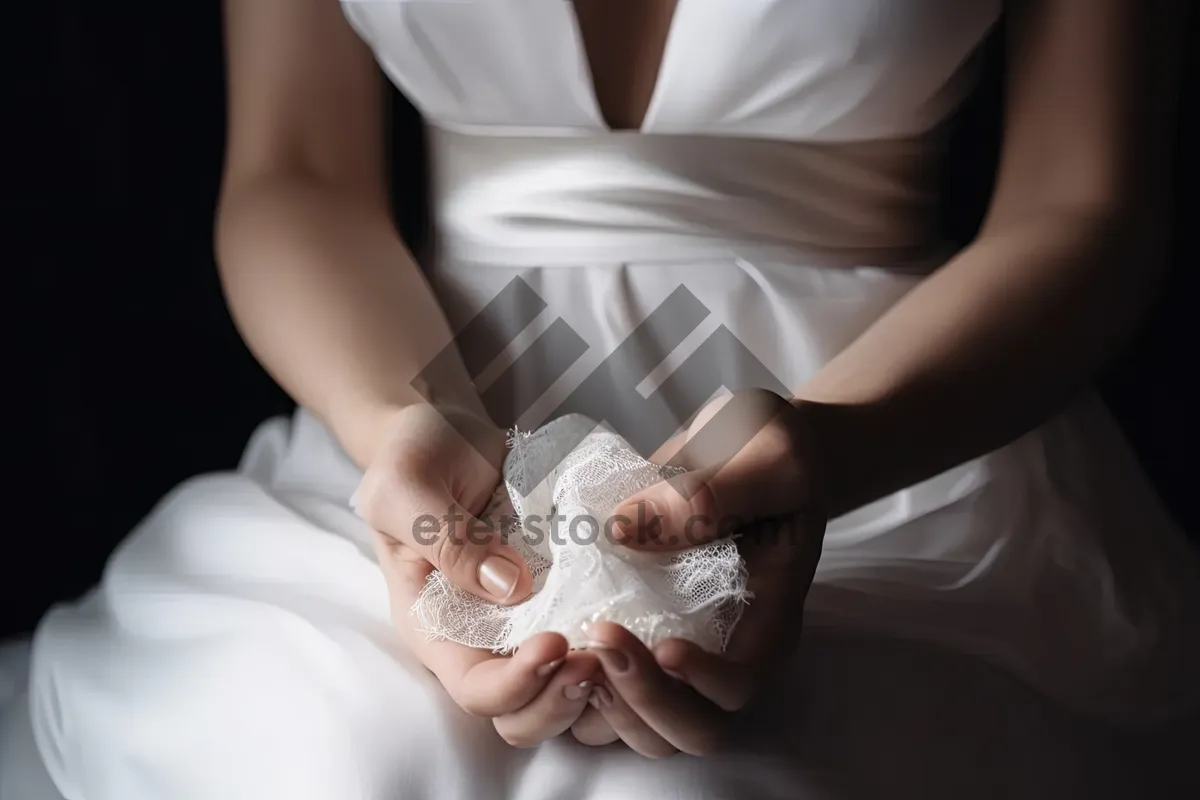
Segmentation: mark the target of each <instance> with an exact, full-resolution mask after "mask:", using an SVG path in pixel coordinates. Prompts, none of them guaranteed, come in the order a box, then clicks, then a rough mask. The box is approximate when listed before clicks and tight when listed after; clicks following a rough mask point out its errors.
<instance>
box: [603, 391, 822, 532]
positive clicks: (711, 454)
mask: <svg viewBox="0 0 1200 800" xmlns="http://www.w3.org/2000/svg"><path fill="white" fill-rule="evenodd" d="M772 398H774V399H772ZM793 412H794V409H792V407H791V406H790V405H789V404H788V403H787V402H786V401H784V400H783V399H782V398H779V397H777V396H775V395H771V394H770V393H766V392H762V393H757V392H752V393H744V394H743V393H739V394H734V395H731V396H729V397H728V398H727V399H726V400H725V402H724V404H723V405H722V406H721V407H720V408H719V410H717V411H716V412H715V414H713V416H712V417H711V419H709V420H708V421H707V424H703V425H702V426H701V427H700V429H699V430H697V431H696V432H695V433H694V434H692V435H691V437H690V438H689V440H688V442H687V444H685V445H684V447H683V449H682V450H681V451H680V453H679V455H678V456H677V458H676V459H675V462H676V463H677V464H680V465H683V466H695V465H703V466H700V467H697V468H693V469H691V470H690V471H688V472H686V473H684V474H682V475H679V476H677V477H674V478H671V479H668V480H665V481H662V482H660V483H658V484H655V485H654V486H651V487H650V488H648V489H646V490H644V491H642V492H639V493H637V494H635V495H633V496H632V497H630V498H628V499H627V500H626V501H625V502H624V503H622V504H621V506H620V507H619V508H618V509H617V510H616V511H615V512H614V517H615V518H616V519H617V520H618V522H621V521H623V520H625V519H628V520H631V523H630V524H627V525H625V524H622V525H618V526H617V528H616V530H615V531H614V535H615V537H616V538H617V539H618V540H619V541H621V542H622V543H623V544H626V545H628V546H631V547H637V548H641V549H648V550H678V549H682V548H686V547H693V546H696V545H699V544H704V543H706V542H710V541H713V540H715V539H719V538H722V537H725V536H728V535H730V534H731V533H733V532H735V531H737V530H738V529H740V528H742V527H744V526H746V525H748V524H749V523H751V522H753V521H755V520H759V519H765V518H769V517H775V516H780V515H783V514H787V513H791V512H793V511H795V510H798V509H799V508H800V507H801V506H802V505H803V504H804V503H805V502H807V498H806V497H805V496H804V494H803V492H802V487H803V480H802V478H803V473H802V471H801V467H802V465H800V464H799V462H798V459H797V457H796V450H797V443H796V442H795V441H794V436H793V434H792V432H791V430H790V428H789V427H788V425H787V424H786V423H785V422H784V415H786V414H788V413H793ZM698 422H699V420H698Z"/></svg>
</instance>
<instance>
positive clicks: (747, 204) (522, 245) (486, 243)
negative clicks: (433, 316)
mask: <svg viewBox="0 0 1200 800" xmlns="http://www.w3.org/2000/svg"><path fill="white" fill-rule="evenodd" d="M429 133H430V145H431V151H432V163H433V169H432V186H433V202H434V206H433V207H434V209H435V214H434V218H435V221H436V222H435V224H436V228H435V233H436V241H437V247H438V252H439V256H440V257H442V258H446V259H450V260H454V261H467V262H475V263H480V264H494V265H503V266H545V267H553V266H570V265H578V264H581V263H585V264H586V263H611V262H617V263H628V262H640V261H660V260H671V261H676V260H688V259H701V260H706V259H714V258H730V257H731V258H769V259H779V260H792V259H799V260H800V261H801V262H802V263H810V264H814V265H821V266H824V265H830V266H877V267H887V268H900V269H904V268H911V269H917V270H920V269H923V268H925V267H927V266H929V265H930V263H931V262H932V260H933V259H934V258H936V257H937V254H936V253H935V251H937V250H939V248H937V244H938V242H937V237H936V234H935V223H936V215H935V214H934V213H933V211H934V204H935V202H936V197H937V194H936V188H937V187H936V184H935V181H934V173H933V170H931V169H930V166H931V164H930V156H931V155H933V154H934V153H935V152H936V150H935V148H934V142H932V141H931V138H932V137H925V138H921V139H914V140H894V141H877V142H861V143H858V142H856V143H835V144H828V143H808V142H789V141H775V140H762V139H747V138H732V137H731V138H720V137H706V136H662V135H653V136H651V135H641V134H637V133H630V134H625V133H611V134H586V135H579V136H557V137H550V136H506V135H492V134H466V133H461V132H456V131H449V130H446V129H442V128H436V127H435V128H431V129H430V132H429Z"/></svg>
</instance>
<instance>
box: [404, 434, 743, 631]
mask: <svg viewBox="0 0 1200 800" xmlns="http://www.w3.org/2000/svg"><path fill="white" fill-rule="evenodd" d="M575 441H578V442H579V444H578V445H577V446H575V447H574V448H573V449H570V450H569V452H568V453H567V455H566V457H565V458H561V454H562V453H563V452H564V451H565V450H566V449H567V448H566V447H565V446H564V445H563V443H564V442H568V443H569V442H575ZM510 445H511V447H510V450H509V454H508V457H507V459H506V460H505V464H504V482H503V484H502V485H501V486H500V487H499V489H498V491H497V494H496V496H495V498H494V499H493V502H492V504H491V507H489V509H488V510H487V512H485V514H484V516H485V517H487V518H488V519H489V520H491V521H492V522H494V523H497V524H499V525H500V526H501V529H502V532H503V533H504V535H505V536H506V537H507V538H508V541H509V543H510V544H512V545H513V546H514V547H515V548H516V549H517V551H518V552H520V553H521V555H522V556H524V557H525V559H526V562H527V563H528V565H529V569H530V572H531V573H532V576H533V586H534V591H533V594H532V595H531V596H530V598H529V599H528V600H526V601H524V602H522V603H520V604H518V605H515V606H499V605H496V604H493V603H490V602H488V601H487V600H484V599H482V598H479V597H476V596H475V595H473V594H470V593H469V592H466V591H463V590H462V589H459V588H458V587H457V586H455V585H454V584H452V583H451V582H450V581H449V580H448V579H447V578H446V577H445V576H444V575H443V574H442V573H440V572H438V571H434V572H433V573H432V574H431V575H430V576H429V580H428V582H427V583H426V585H425V587H424V589H423V590H422V592H421V594H420V596H419V597H418V598H417V601H416V603H415V604H414V605H413V608H412V611H411V613H412V615H413V616H414V617H415V618H416V620H417V623H418V626H419V629H420V630H422V631H423V632H425V633H426V634H428V635H429V636H431V637H433V638H437V639H443V640H449V641H453V642H457V643H459V644H463V645H468V646H470V647H477V648H485V649H490V650H493V651H495V652H497V653H508V652H512V651H513V650H515V649H516V648H517V647H519V646H520V645H521V643H522V642H523V641H525V640H526V639H528V638H529V637H531V636H533V635H534V634H537V633H541V632H544V631H554V632H557V633H560V634H562V635H563V636H564V637H566V639H567V641H568V643H569V644H570V646H571V647H582V646H584V645H585V644H586V643H587V634H586V630H585V628H586V624H587V623H588V622H595V621H609V622H615V623H618V624H620V625H622V626H624V627H625V628H627V629H628V630H629V631H630V632H631V633H633V634H634V635H635V636H637V637H638V639H640V640H641V641H642V642H643V643H644V644H646V646H647V647H653V646H655V645H656V644H658V643H659V642H661V641H663V640H665V639H670V638H682V639H687V640H689V641H692V642H694V643H696V644H697V645H699V646H700V647H703V648H704V649H706V650H709V651H711V652H721V651H723V650H724V649H725V645H726V644H727V642H728V640H729V636H730V634H731V633H732V632H733V629H734V626H735V625H736V624H737V621H738V619H739V617H740V616H741V613H742V610H743V608H744V607H745V605H746V603H747V602H748V601H749V599H750V595H749V593H748V592H747V590H746V579H747V575H746V568H745V563H744V562H743V560H742V557H741V554H740V553H739V552H738V549H737V545H736V544H735V543H734V542H733V541H732V540H728V539H726V540H721V541H717V542H713V543H708V544H702V545H698V546H694V547H690V548H688V549H685V550H680V551H673V552H666V553H649V552H643V551H637V550H633V549H630V548H628V547H626V546H623V545H621V544H619V543H617V542H615V541H614V540H613V538H612V536H611V531H612V520H613V512H614V510H615V509H616V508H617V506H618V505H620V504H621V503H622V502H623V501H624V500H626V499H627V498H629V497H631V496H632V495H634V494H636V493H637V492H640V491H642V490H643V489H646V488H648V487H650V486H652V485H654V484H655V483H658V482H660V481H662V480H664V479H665V478H668V477H671V476H672V475H673V474H675V471H674V470H672V469H671V468H668V467H662V466H659V465H657V464H653V463H651V462H649V461H647V460H645V459H643V458H642V457H641V456H640V455H638V453H637V452H636V451H635V450H634V449H633V448H632V447H631V446H630V445H629V444H628V443H627V442H626V441H625V440H624V439H623V438H621V437H620V436H619V435H618V434H616V433H614V432H613V431H611V430H609V429H607V428H605V427H603V426H598V425H597V424H596V423H595V422H593V421H592V420H590V419H588V418H586V417H583V416H580V415H570V416H566V417H562V418H560V419H558V420H555V421H554V422H551V423H549V424H548V425H546V426H544V427H542V428H540V429H538V430H537V431H534V432H532V433H521V432H518V433H514V435H513V436H512V439H511V441H510ZM555 461H557V463H554V462H555ZM542 476H545V477H544V478H543V477H542ZM539 479H540V480H539Z"/></svg>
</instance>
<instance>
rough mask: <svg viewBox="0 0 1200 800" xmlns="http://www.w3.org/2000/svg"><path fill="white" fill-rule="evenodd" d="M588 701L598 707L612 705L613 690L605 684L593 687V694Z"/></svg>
mask: <svg viewBox="0 0 1200 800" xmlns="http://www.w3.org/2000/svg"><path fill="white" fill-rule="evenodd" d="M588 702H590V703H591V704H592V705H593V706H595V707H596V708H600V707H601V706H611V705H612V703H613V696H612V692H610V691H609V690H608V689H607V688H606V687H604V686H597V687H596V688H595V689H592V696H591V698H590V699H589V701H588Z"/></svg>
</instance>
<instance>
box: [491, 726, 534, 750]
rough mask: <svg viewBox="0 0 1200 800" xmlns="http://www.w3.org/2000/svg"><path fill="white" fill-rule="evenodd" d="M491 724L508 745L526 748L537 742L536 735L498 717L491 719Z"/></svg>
mask: <svg viewBox="0 0 1200 800" xmlns="http://www.w3.org/2000/svg"><path fill="white" fill-rule="evenodd" d="M492 726H493V727H494V728H495V729H496V733H498V734H500V738H501V739H503V740H504V743H505V744H507V745H509V746H510V747H516V748H518V749H522V750H524V749H527V748H530V747H534V746H535V745H537V744H539V742H540V740H539V739H538V737H536V736H534V735H532V734H531V733H530V732H529V731H526V730H521V729H520V728H517V727H516V726H514V725H510V724H508V723H506V722H504V721H502V720H500V719H496V720H493V721H492Z"/></svg>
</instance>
